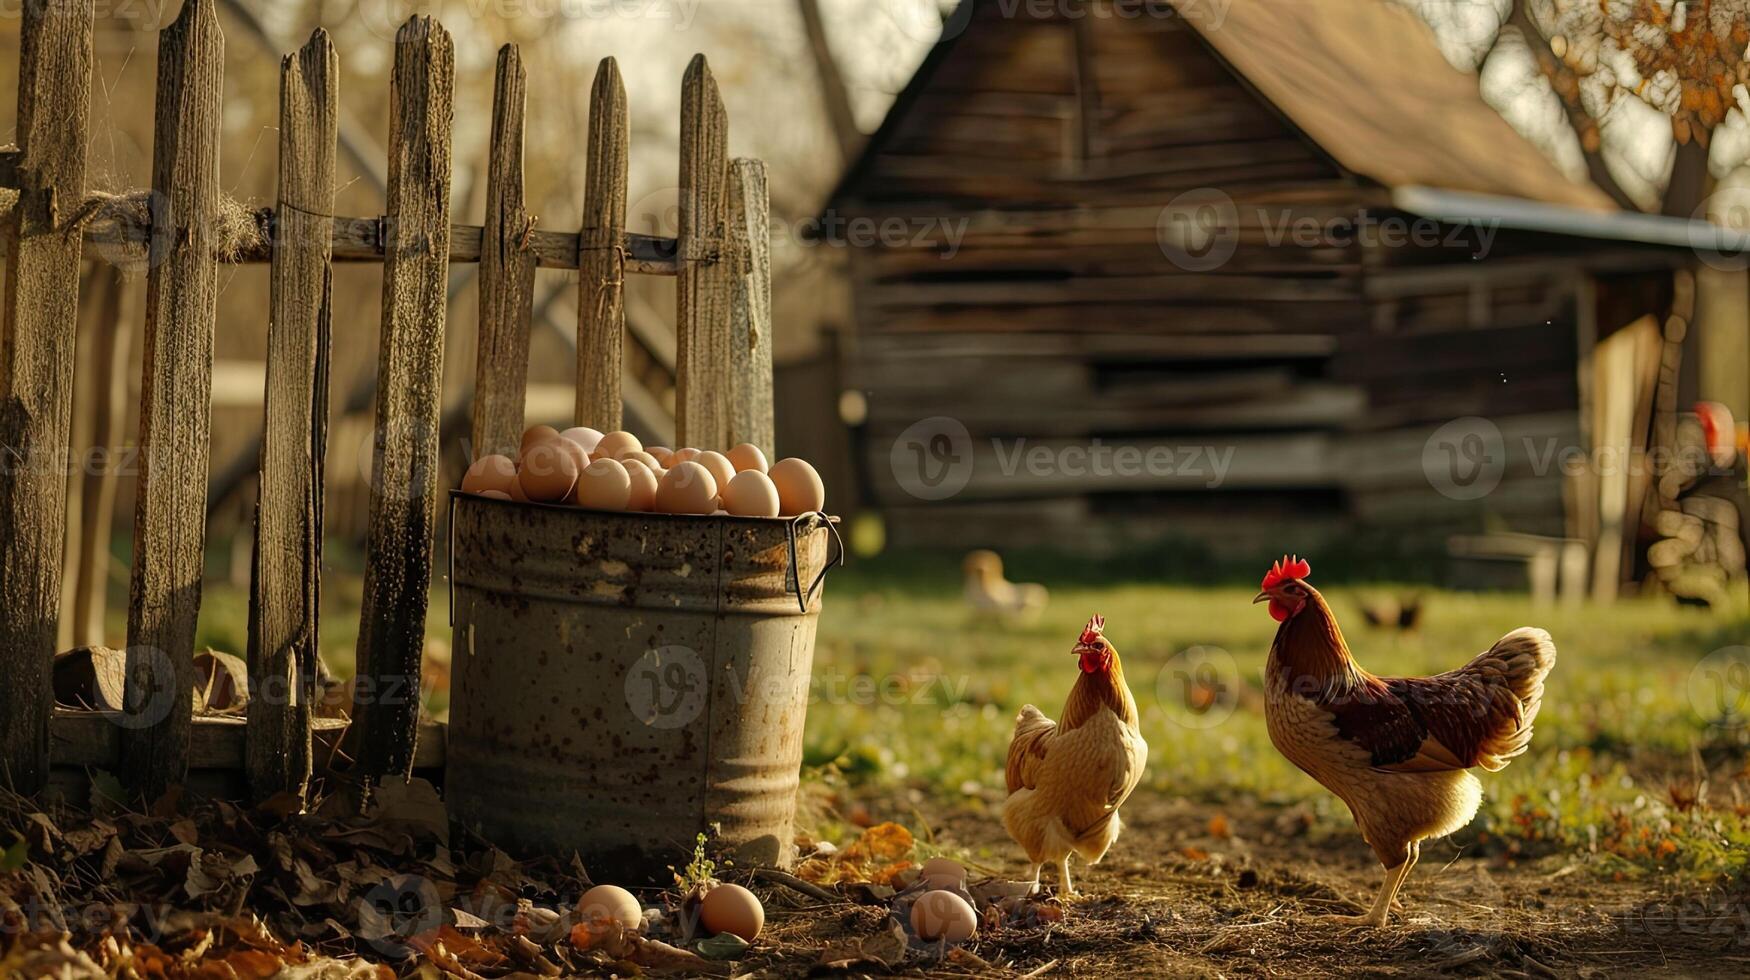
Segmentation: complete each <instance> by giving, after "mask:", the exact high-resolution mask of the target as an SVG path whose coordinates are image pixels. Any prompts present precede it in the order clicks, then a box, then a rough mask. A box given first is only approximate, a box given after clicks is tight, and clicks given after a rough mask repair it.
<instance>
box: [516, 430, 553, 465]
mask: <svg viewBox="0 0 1750 980" xmlns="http://www.w3.org/2000/svg"><path fill="white" fill-rule="evenodd" d="M557 438H559V430H558V429H555V428H553V427H552V426H550V425H531V426H529V427H528V428H527V429H525V430H523V444H522V448H521V449H519V450H517V458H518V459H521V458H522V457H523V456H524V455H525V454H527V453H528V451H529V448H530V447H532V446H534V445H535V444H536V443H538V442H546V441H547V440H548V439H557Z"/></svg>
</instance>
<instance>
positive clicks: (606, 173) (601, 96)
mask: <svg viewBox="0 0 1750 980" xmlns="http://www.w3.org/2000/svg"><path fill="white" fill-rule="evenodd" d="M630 148H631V124H630V121H629V119H628V113H627V110H626V86H625V84H624V83H623V82H622V81H621V80H620V66H619V63H618V62H616V61H614V59H612V58H603V59H602V62H601V65H600V66H598V67H597V68H596V73H595V84H594V85H592V86H591V87H590V92H589V147H588V150H587V152H586V156H587V161H588V162H587V169H586V170H585V172H584V185H583V230H582V231H580V232H578V242H577V267H578V275H577V409H576V411H575V412H573V413H572V421H573V424H576V425H587V426H591V427H592V428H595V429H599V430H601V431H602V432H612V431H614V430H616V429H619V428H621V427H622V426H623V423H622V421H621V418H622V416H621V411H622V398H621V391H622V389H621V387H620V375H621V373H622V372H621V365H622V364H623V363H624V359H625V342H626V341H625V338H626V304H625V279H626V271H627V264H628V263H627V256H626V254H625V250H624V247H623V246H621V244H620V243H621V242H622V241H623V240H624V239H625V237H626V185H627V165H628V164H627V161H628V157H629V154H630Z"/></svg>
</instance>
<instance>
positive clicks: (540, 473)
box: [462, 425, 826, 517]
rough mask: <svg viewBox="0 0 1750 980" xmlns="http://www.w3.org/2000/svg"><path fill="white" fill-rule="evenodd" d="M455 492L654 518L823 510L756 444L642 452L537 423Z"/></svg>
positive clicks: (822, 502) (609, 437) (812, 486)
mask: <svg viewBox="0 0 1750 980" xmlns="http://www.w3.org/2000/svg"><path fill="white" fill-rule="evenodd" d="M462 490H463V492H465V493H475V494H479V495H480V496H482V497H493V498H496V499H499V500H520V501H524V502H529V501H533V502H536V503H548V504H571V505H574V506H577V507H588V508H591V509H593V510H621V511H649V512H654V513H659V514H720V513H721V514H733V515H735V516H737V517H779V516H783V517H794V516H796V515H798V514H807V513H812V512H814V511H818V510H821V509H823V508H824V507H825V506H826V487H825V485H824V484H822V483H821V482H820V474H819V473H817V472H815V469H814V467H813V466H810V465H809V464H808V461H807V460H803V459H796V458H791V459H782V460H779V461H778V462H776V463H774V464H771V465H770V466H768V465H767V464H766V454H765V453H763V452H761V451H760V448H759V447H758V446H755V445H753V444H751V443H742V444H741V445H739V446H736V447H735V448H734V449H731V450H729V451H728V452H723V453H720V452H715V451H712V450H708V449H705V450H701V449H691V448H688V449H674V450H671V449H668V448H666V447H663V446H645V445H643V444H642V443H640V442H639V441H638V437H637V436H635V435H633V434H632V433H630V432H609V433H606V434H603V433H600V432H597V431H596V430H594V429H591V428H588V427H585V426H579V427H577V428H574V429H566V430H565V431H564V432H560V431H558V430H556V429H554V428H553V427H552V426H550V425H537V426H535V427H533V428H531V429H529V430H528V431H527V432H525V433H523V439H522V448H521V450H520V451H519V452H518V453H517V458H516V459H511V458H510V457H509V456H501V455H495V456H483V457H481V458H480V459H478V460H476V461H475V462H474V465H473V466H470V467H468V472H467V475H465V476H463V477H462Z"/></svg>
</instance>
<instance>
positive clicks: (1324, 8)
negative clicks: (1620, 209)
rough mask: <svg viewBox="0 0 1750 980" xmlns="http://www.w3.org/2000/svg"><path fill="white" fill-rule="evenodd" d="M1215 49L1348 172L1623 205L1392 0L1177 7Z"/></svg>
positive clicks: (1197, 2)
mask: <svg viewBox="0 0 1750 980" xmlns="http://www.w3.org/2000/svg"><path fill="white" fill-rule="evenodd" d="M1174 3H1175V4H1176V5H1177V6H1178V7H1180V8H1181V9H1182V10H1183V11H1184V12H1185V20H1186V22H1187V23H1188V24H1190V25H1191V26H1193V27H1195V28H1196V29H1197V32H1198V33H1199V34H1200V35H1202V37H1203V39H1204V41H1205V42H1207V43H1208V44H1209V46H1210V47H1212V48H1214V49H1215V51H1216V53H1217V54H1219V55H1220V56H1221V57H1222V58H1223V59H1224V60H1226V61H1227V63H1228V64H1229V65H1231V66H1232V67H1233V68H1234V70H1236V71H1237V72H1239V74H1240V75H1241V76H1243V77H1244V78H1245V80H1246V81H1247V82H1249V83H1251V85H1252V86H1253V87H1254V88H1255V89H1257V91H1258V93H1259V94H1260V95H1262V96H1263V97H1264V98H1266V99H1268V100H1269V101H1270V102H1271V103H1272V104H1273V105H1275V106H1276V108H1277V109H1278V110H1280V111H1281V112H1282V113H1283V114H1284V115H1285V116H1287V117H1288V118H1289V120H1290V121H1292V122H1293V123H1294V124H1295V126H1297V127H1299V128H1300V130H1301V131H1302V132H1304V133H1306V135H1307V136H1308V137H1310V138H1311V139H1312V140H1313V141H1314V142H1315V143H1317V144H1318V145H1319V147H1320V148H1321V149H1323V150H1324V151H1325V152H1326V153H1328V154H1330V155H1331V156H1332V157H1333V158H1334V159H1335V160H1336V161H1337V162H1338V163H1340V164H1342V165H1343V166H1344V167H1345V168H1347V169H1348V170H1350V171H1352V172H1354V173H1357V174H1361V175H1363V176H1366V177H1371V178H1372V179H1374V180H1376V181H1378V182H1379V183H1381V184H1384V185H1385V186H1387V187H1392V188H1398V187H1406V186H1413V185H1424V186H1429V187H1439V188H1444V189H1447V190H1455V191H1469V192H1472V193H1478V194H1492V195H1497V196H1510V197H1520V198H1525V199H1528V200H1533V201H1540V202H1543V203H1546V204H1558V205H1565V206H1567V207H1575V208H1582V209H1585V210H1589V211H1615V210H1617V208H1616V205H1615V204H1614V203H1613V202H1612V201H1611V200H1610V198H1609V197H1607V196H1606V195H1605V194H1604V193H1603V192H1602V191H1600V190H1598V189H1597V188H1596V187H1593V186H1591V185H1590V184H1582V183H1578V182H1576V181H1572V180H1569V179H1568V178H1567V177H1565V176H1563V174H1562V173H1561V171H1559V170H1557V169H1556V167H1555V165H1553V164H1552V163H1550V162H1549V160H1548V159H1547V158H1545V157H1544V155H1543V154H1542V153H1540V152H1539V151H1538V149H1537V148H1536V147H1535V146H1533V145H1532V144H1531V143H1530V142H1529V141H1527V140H1526V139H1525V138H1524V137H1522V136H1520V135H1519V133H1518V132H1516V131H1515V130H1514V129H1513V127H1512V126H1510V125H1508V124H1507V121H1506V120H1504V119H1502V118H1501V115H1500V113H1498V112H1496V111H1495V110H1494V109H1493V108H1492V107H1490V105H1489V104H1488V103H1487V102H1485V101H1483V97H1482V95H1481V93H1480V91H1479V89H1478V86H1477V79H1476V77H1475V76H1474V75H1470V74H1467V73H1465V72H1461V71H1459V70H1458V69H1456V68H1454V67H1452V65H1451V64H1450V63H1449V62H1447V60H1446V58H1445V57H1444V56H1443V55H1442V54H1441V53H1440V49H1439V48H1438V47H1437V46H1436V44H1435V39H1434V34H1433V32H1432V31H1431V30H1430V29H1429V28H1428V26H1427V25H1426V24H1424V23H1423V22H1422V21H1421V19H1420V18H1418V17H1417V16H1416V15H1415V14H1414V13H1412V12H1410V11H1409V10H1407V9H1405V8H1403V7H1400V6H1398V5H1396V4H1392V3H1386V2H1384V0H1316V2H1308V0H1243V2H1239V3H1231V4H1227V5H1226V6H1225V8H1223V7H1221V6H1218V5H1214V4H1211V3H1210V2H1209V0H1174Z"/></svg>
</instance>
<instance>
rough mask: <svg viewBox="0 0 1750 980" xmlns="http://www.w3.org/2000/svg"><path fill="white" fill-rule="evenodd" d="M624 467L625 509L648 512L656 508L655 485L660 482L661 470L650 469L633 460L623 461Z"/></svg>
mask: <svg viewBox="0 0 1750 980" xmlns="http://www.w3.org/2000/svg"><path fill="white" fill-rule="evenodd" d="M620 465H622V466H624V467H626V478H627V480H628V481H629V482H628V486H627V496H626V509H627V510H650V509H651V508H653V507H655V506H656V485H657V483H658V482H660V481H661V479H662V478H661V476H660V475H659V474H661V473H662V470H658V469H651V468H650V467H648V466H645V465H644V464H643V463H640V462H639V461H637V460H635V459H628V460H623V461H622V462H621V464H620Z"/></svg>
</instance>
